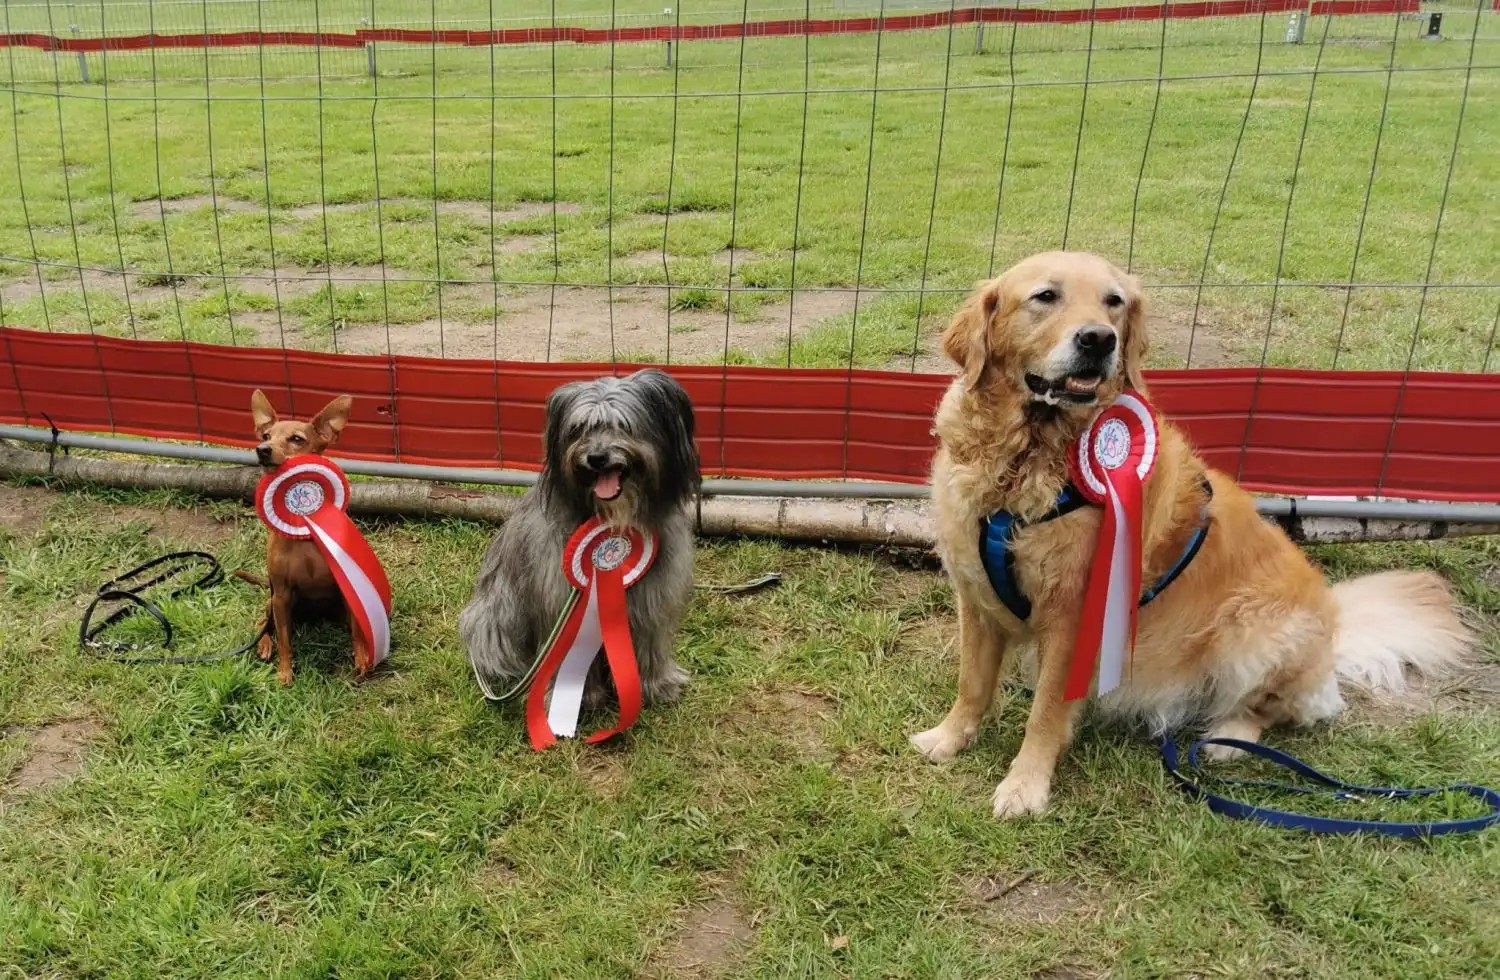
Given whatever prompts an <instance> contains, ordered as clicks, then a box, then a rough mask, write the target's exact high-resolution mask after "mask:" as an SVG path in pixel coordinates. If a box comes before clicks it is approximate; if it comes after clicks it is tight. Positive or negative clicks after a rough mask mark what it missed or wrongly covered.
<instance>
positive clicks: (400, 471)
mask: <svg viewBox="0 0 1500 980" xmlns="http://www.w3.org/2000/svg"><path fill="white" fill-rule="evenodd" d="M0 439H14V440H16V441H18V442H30V443H38V444H42V445H55V446H57V447H58V448H62V449H90V450H96V451H99V452H110V453H126V454H130V455H134V456H156V457H161V458H167V459H185V460H192V461H195V462H201V463H231V464H239V465H254V464H255V454H254V453H253V452H251V451H250V450H248V449H224V448H219V447H215V446H194V445H184V444H181V443H172V442H156V441H151V440H146V439H121V438H118V437H115V436H100V435H91V434H88V433H77V432H61V431H59V432H56V433H54V432H52V431H50V430H47V429H39V428H34V427H31V426H22V425H0ZM332 458H333V459H335V460H336V462H337V463H338V464H339V466H340V467H342V468H343V470H344V471H345V472H346V473H352V474H357V475H359V476H372V477H385V478H390V479H400V480H426V481H430V482H438V483H469V484H475V485H479V486H492V487H529V486H532V485H533V484H535V483H536V474H535V473H530V472H525V471H522V470H502V469H480V468H475V467H449V466H419V465H416V464H412V463H386V462H380V461H375V460H362V459H343V458H339V457H336V456H335V457H332ZM703 495H704V496H705V497H721V496H734V497H786V498H793V499H797V498H824V499H827V498H844V499H849V498H869V499H874V500H921V499H924V498H926V496H927V487H926V486H925V485H921V484H907V483H878V482H874V481H870V480H722V479H708V480H704V481H703ZM1255 504H1256V508H1257V509H1258V510H1259V511H1260V512H1261V513H1262V514H1264V515H1266V516H1268V517H1277V518H1290V519H1297V518H1348V519H1351V520H1375V521H1444V522H1452V523H1460V524H1494V525H1500V504H1483V503H1460V502H1453V501H1426V500H1379V499H1376V500H1371V499H1361V498H1356V497H1257V498H1256V501H1255Z"/></svg>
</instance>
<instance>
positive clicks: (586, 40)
mask: <svg viewBox="0 0 1500 980" xmlns="http://www.w3.org/2000/svg"><path fill="white" fill-rule="evenodd" d="M1497 3H1500V0H1497ZM1420 9H1421V4H1420V0H1316V2H1314V3H1312V4H1311V5H1309V4H1308V2H1307V0H1208V2H1200V3H1164V4H1139V5H1136V6H1129V7H1099V8H1089V7H1073V8H1068V9H1063V10H1035V9H1031V10H1021V9H1014V8H995V7H970V8H968V9H965V10H954V11H946V10H944V11H940V12H936V13H930V14H912V15H908V16H904V17H886V18H884V19H883V20H882V19H881V18H879V17H856V18H840V19H837V20H768V21H748V22H740V23H732V24H683V25H680V26H676V25H661V26H657V27H621V28H616V29H614V30H594V29H591V28H585V27H536V28H520V29H510V30H500V31H420V30H418V31H414V30H401V29H395V28H385V29H375V30H366V29H361V30H357V31H355V32H353V33H352V34H347V33H331V32H323V33H313V32H310V31H238V32H234V33H198V34H135V35H130V36H122V37H55V36H53V35H51V34H0V48H3V47H18V48H37V49H39V50H42V51H68V52H91V51H106V50H108V51H140V50H146V49H150V48H156V49H158V50H161V49H165V48H243V47H260V46H263V45H264V46H292V47H325V48H360V47H364V46H365V45H366V44H370V43H374V42H377V41H378V42H381V43H385V44H453V45H460V46H464V47H490V46H492V45H506V44H553V43H559V42H571V43H573V44H613V43H622V44H623V43H631V42H641V41H720V40H729V39H733V38H739V37H802V36H803V35H808V34H812V35H820V34H868V33H872V32H875V31H882V30H883V31H924V30H932V29H933V28H938V27H947V26H948V25H949V24H950V23H952V24H954V25H962V24H974V23H984V24H1086V23H1088V22H1090V21H1093V22H1095V23H1100V24H1106V23H1114V22H1119V21H1154V20H1161V19H1162V18H1164V17H1165V18H1167V19H1169V20H1196V19H1201V18H1206V17H1238V16H1244V15H1247V14H1273V13H1285V12H1289V11H1293V10H1306V11H1308V12H1309V13H1310V14H1311V15H1312V16H1314V17H1335V16H1349V15H1360V14H1391V13H1414V12H1416V11H1418V10H1420Z"/></svg>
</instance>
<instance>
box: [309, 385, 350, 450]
mask: <svg viewBox="0 0 1500 980" xmlns="http://www.w3.org/2000/svg"><path fill="white" fill-rule="evenodd" d="M353 408H354V399H353V398H350V397H349V396H348V395H340V396H338V397H337V398H335V399H334V400H333V401H331V402H329V403H328V404H327V405H324V406H323V411H321V412H319V413H318V414H317V415H315V416H314V417H313V420H312V427H313V428H314V429H316V430H317V433H318V435H320V436H322V437H323V439H324V440H325V441H326V442H329V443H332V442H334V441H336V440H337V439H338V437H339V433H340V432H343V431H344V423H346V422H348V421H349V412H350V410H351V409H353Z"/></svg>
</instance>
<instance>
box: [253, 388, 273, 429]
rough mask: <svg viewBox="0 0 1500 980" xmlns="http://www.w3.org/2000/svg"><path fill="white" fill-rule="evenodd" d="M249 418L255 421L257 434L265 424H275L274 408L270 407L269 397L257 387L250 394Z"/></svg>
mask: <svg viewBox="0 0 1500 980" xmlns="http://www.w3.org/2000/svg"><path fill="white" fill-rule="evenodd" d="M250 418H252V419H253V420H254V421H255V434H256V435H257V436H258V435H260V433H261V431H262V430H264V429H265V427H266V426H268V425H275V424H276V409H274V408H272V407H271V399H269V398H267V397H266V393H265V392H263V391H261V390H260V389H259V388H256V389H255V391H254V392H252V393H251V395H250Z"/></svg>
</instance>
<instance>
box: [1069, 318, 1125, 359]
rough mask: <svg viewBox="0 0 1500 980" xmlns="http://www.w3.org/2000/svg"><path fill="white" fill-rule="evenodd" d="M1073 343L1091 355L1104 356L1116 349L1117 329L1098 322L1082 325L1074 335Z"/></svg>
mask: <svg viewBox="0 0 1500 980" xmlns="http://www.w3.org/2000/svg"><path fill="white" fill-rule="evenodd" d="M1073 343H1075V344H1077V345H1078V349H1079V351H1081V352H1083V353H1084V354H1087V355H1089V356H1090V357H1104V356H1105V355H1107V354H1109V353H1111V352H1112V351H1113V350H1114V349H1115V330H1114V328H1113V327H1106V326H1100V325H1098V324H1091V325H1089V326H1087V327H1080V328H1079V329H1078V332H1077V333H1075V334H1074V335H1073Z"/></svg>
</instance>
